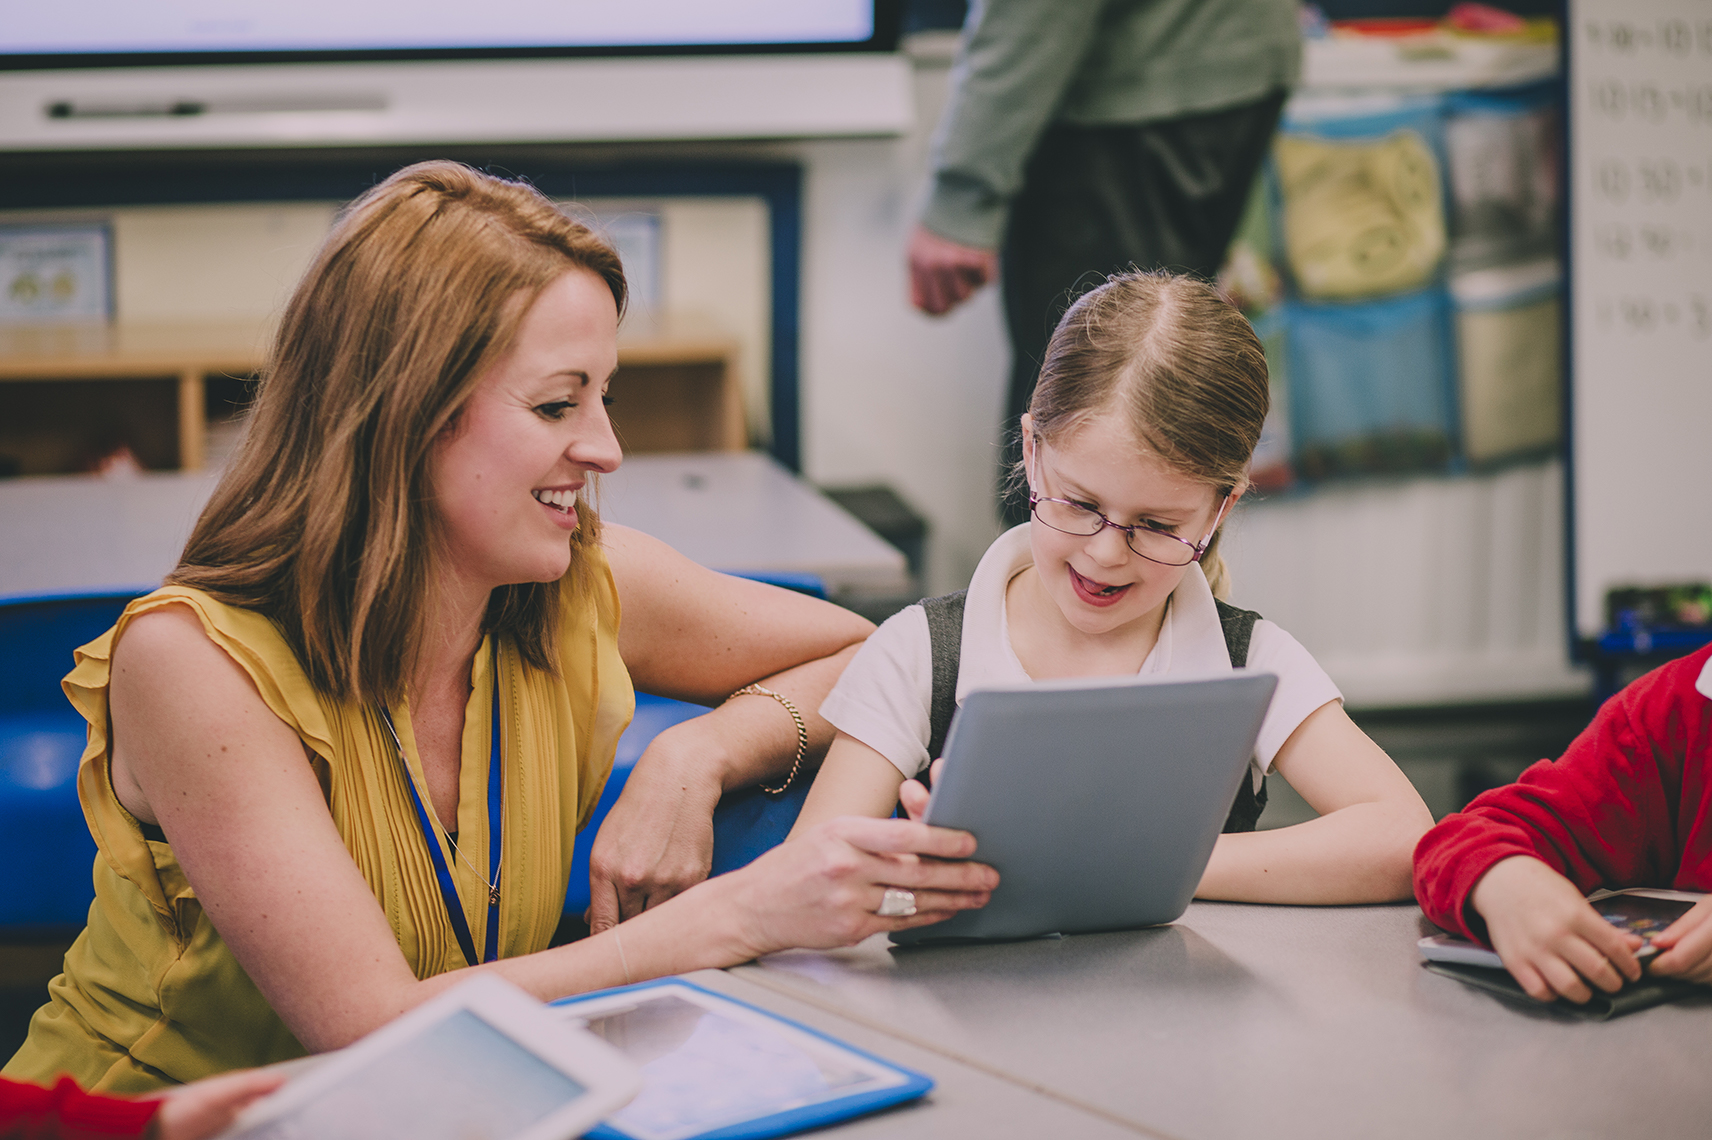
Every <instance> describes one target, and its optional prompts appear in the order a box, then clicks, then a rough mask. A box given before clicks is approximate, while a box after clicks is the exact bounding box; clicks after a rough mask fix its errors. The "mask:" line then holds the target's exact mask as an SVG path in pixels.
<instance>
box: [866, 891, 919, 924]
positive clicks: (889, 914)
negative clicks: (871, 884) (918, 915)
mask: <svg viewBox="0 0 1712 1140" xmlns="http://www.w3.org/2000/svg"><path fill="white" fill-rule="evenodd" d="M874 913H875V914H877V915H879V916H880V917H881V918H908V917H909V916H910V915H912V914H914V913H915V892H914V891H906V890H904V889H903V888H902V887H887V888H886V893H885V894H884V895H882V896H881V898H880V909H879V910H877V911H875V912H874Z"/></svg>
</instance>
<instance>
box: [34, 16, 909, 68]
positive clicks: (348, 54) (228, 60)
mask: <svg viewBox="0 0 1712 1140" xmlns="http://www.w3.org/2000/svg"><path fill="white" fill-rule="evenodd" d="M870 2H871V3H872V6H873V12H874V34H873V35H871V36H869V37H868V38H867V39H865V40H845V41H838V42H831V43H829V42H816V43H753V44H635V45H623V44H607V45H600V46H584V47H552V46H531V47H472V48H381V49H377V48H365V49H352V50H321V51H176V52H167V51H155V52H151V51H136V52H86V53H73V52H57V53H48V52H0V72H5V71H54V70H65V69H72V68H112V67H216V66H231V65H233V64H251V63H383V62H399V61H412V62H424V61H434V60H472V59H590V58H602V57H608V58H610V57H636V56H685V55H691V56H693V55H806V54H824V53H849V52H893V51H896V50H897V49H898V37H899V35H900V34H901V29H902V26H903V6H904V0H870Z"/></svg>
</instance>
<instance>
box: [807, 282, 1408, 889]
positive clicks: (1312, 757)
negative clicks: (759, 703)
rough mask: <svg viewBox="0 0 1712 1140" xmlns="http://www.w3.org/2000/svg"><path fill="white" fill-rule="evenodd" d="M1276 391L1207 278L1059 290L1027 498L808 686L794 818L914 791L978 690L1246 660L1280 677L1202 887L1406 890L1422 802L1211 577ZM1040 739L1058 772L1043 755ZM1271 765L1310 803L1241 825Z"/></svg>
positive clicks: (1311, 672)
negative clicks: (1302, 812) (947, 586)
mask: <svg viewBox="0 0 1712 1140" xmlns="http://www.w3.org/2000/svg"><path fill="white" fill-rule="evenodd" d="M1267 406H1268V391H1267V371H1266V360H1265V356H1264V355H1263V353H1262V351H1261V346H1260V342H1259V341H1258V340H1257V339H1256V338H1255V335H1254V332H1253V330H1252V329H1251V328H1250V327H1249V325H1248V322H1247V321H1246V320H1244V319H1243V317H1242V315H1241V314H1240V313H1238V312H1237V311H1236V310H1235V309H1234V308H1232V307H1231V306H1230V305H1228V304H1226V303H1225V302H1224V301H1223V300H1221V299H1220V298H1219V297H1218V295H1217V294H1216V293H1215V292H1214V291H1213V290H1212V289H1211V288H1209V287H1208V286H1206V285H1204V284H1202V283H1200V282H1198V281H1195V280H1193V279H1191V278H1186V277H1176V276H1172V275H1169V274H1164V273H1130V274H1124V275H1120V276H1117V277H1114V278H1112V279H1110V280H1109V281H1107V282H1106V283H1105V284H1104V285H1102V286H1100V287H1099V288H1097V289H1095V290H1093V291H1092V292H1090V293H1088V294H1087V295H1085V296H1083V297H1082V298H1081V299H1080V300H1078V301H1077V302H1076V303H1075V304H1074V305H1072V306H1071V307H1070V309H1069V311H1068V312H1066V313H1065V315H1064V318H1063V320H1062V321H1060V322H1059V324H1058V328H1057V330H1056V331H1055V332H1054V333H1053V336H1052V340H1051V343H1050V345H1049V346H1048V349H1047V355H1046V360H1045V363H1044V364H1043V366H1042V369H1041V375H1040V382H1039V384H1038V386H1037V387H1036V388H1035V392H1034V397H1033V400H1032V402H1031V404H1030V406H1029V411H1028V413H1027V414H1026V415H1024V416H1023V417H1022V422H1021V429H1022V441H1023V462H1022V470H1021V471H1020V472H1019V473H1018V476H1019V478H1021V479H1024V480H1026V482H1027V488H1028V497H1029V503H1030V506H1031V514H1032V517H1031V519H1030V520H1029V521H1028V522H1027V523H1025V524H1023V525H1021V526H1018V527H1016V528H1014V529H1013V530H1010V531H1008V532H1006V533H1005V534H1003V535H1001V536H1000V537H999V539H998V541H996V542H995V543H994V544H993V545H992V547H991V548H990V549H989V550H988V551H987V553H986V555H985V556H984V557H983V558H982V560H981V563H980V565H979V566H978V567H977V568H976V570H975V574H974V577H973V579H972V580H971V581H970V584H969V588H968V590H967V591H963V592H960V593H958V594H953V595H950V596H948V597H946V598H935V599H929V600H928V601H926V602H923V603H922V604H921V605H916V606H911V607H909V608H908V609H906V610H904V611H903V612H901V613H899V614H897V615H896V616H895V617H893V618H892V619H891V620H889V621H888V622H886V623H885V625H883V626H881V627H880V629H879V630H878V631H877V632H876V633H875V634H874V635H873V636H872V637H870V638H869V639H868V641H867V643H866V644H865V645H864V646H863V647H862V649H861V650H860V651H858V653H857V655H856V657H855V659H854V660H853V661H852V662H851V664H850V666H849V667H848V668H847V669H846V670H845V672H844V675H843V677H842V678H841V679H840V680H839V682H838V684H837V685H836V686H835V687H834V689H833V691H832V693H831V695H830V696H829V697H828V698H827V700H826V703H825V704H824V705H822V707H821V713H822V715H823V716H824V717H825V719H826V720H827V721H828V722H829V723H830V724H832V725H833V726H834V727H835V728H836V729H838V734H837V736H836V738H835V740H834V742H833V744H832V747H831V749H830V751H829V752H828V753H827V758H826V761H825V763H824V765H823V766H822V768H821V771H820V774H819V776H818V777H817V779H816V781H815V784H814V787H813V790H812V791H811V792H810V793H809V797H808V800H807V803H806V804H805V805H804V808H803V811H802V815H801V817H800V819H799V820H798V822H797V827H796V830H795V831H793V832H792V837H793V838H795V837H796V836H797V835H798V834H806V833H808V832H810V831H811V830H812V828H813V827H814V826H815V825H816V824H818V823H821V822H823V821H825V820H827V819H830V818H833V817H835V816H840V815H851V814H854V815H869V816H885V815H890V814H892V813H893V811H894V810H895V809H896V807H897V805H898V803H899V799H900V796H901V797H902V798H903V802H904V805H905V807H906V808H908V809H910V810H911V812H912V813H919V811H920V810H921V808H922V807H923V805H925V803H926V797H927V792H926V789H925V787H924V786H923V784H922V783H919V782H916V778H920V779H923V780H925V779H926V778H927V777H928V776H929V775H930V768H929V765H930V763H931V762H932V761H933V760H934V758H935V757H937V756H938V755H939V753H940V750H941V749H942V747H943V745H944V739H945V731H946V728H947V726H948V724H949V721H950V716H951V713H952V711H953V710H954V708H955V706H956V705H957V704H959V703H961V701H962V699H963V697H964V696H965V695H966V694H967V693H969V692H970V691H971V690H973V689H977V688H983V687H987V686H991V685H997V684H1010V683H1016V682H1025V681H1029V680H1036V681H1044V680H1047V679H1051V678H1065V677H1106V676H1119V675H1123V674H1137V673H1139V674H1143V675H1169V674H1199V675H1205V674H1207V673H1208V672H1213V671H1220V670H1230V669H1232V668H1239V667H1243V666H1246V667H1249V668H1253V669H1257V670H1264V671H1268V672H1272V673H1275V674H1277V676H1278V679H1279V680H1278V688H1277V692H1276V695H1275V696H1274V697H1273V700H1272V704H1271V707H1270V708H1269V710H1268V712H1267V714H1266V719H1265V721H1264V723H1263V725H1262V727H1261V730H1260V737H1259V740H1258V742H1257V744H1256V746H1255V755H1254V757H1253V760H1252V762H1251V773H1250V775H1251V779H1249V780H1247V781H1245V782H1244V783H1243V786H1242V788H1241V791H1240V792H1239V794H1238V796H1237V800H1236V802H1235V803H1234V804H1233V805H1232V807H1231V813H1230V817H1229V819H1228V821H1227V823H1226V825H1225V832H1226V834H1224V835H1221V836H1220V838H1219V842H1218V845H1217V846H1216V847H1215V849H1214V851H1213V856H1212V860H1211V862H1210V863H1209V864H1208V866H1207V870H1206V873H1205V875H1204V876H1203V877H1202V879H1201V884H1200V888H1199V891H1198V894H1199V896H1200V897H1202V898H1215V899H1231V900H1241V901H1248V902H1273V903H1357V902H1377V901H1381V900H1388V899H1401V898H1407V897H1408V896H1409V894H1410V860H1411V855H1412V852H1413V850H1414V846H1415V842H1416V840H1418V839H1419V838H1420V837H1421V835H1422V833H1424V832H1425V831H1426V830H1427V828H1429V827H1431V826H1432V822H1433V821H1432V816H1431V814H1430V813H1429V812H1428V811H1427V808H1426V805H1425V804H1424V803H1422V802H1421V798H1420V796H1419V795H1418V794H1417V793H1416V792H1415V789H1414V787H1413V786H1412V785H1411V784H1410V783H1409V781H1408V778H1407V777H1405V776H1404V775H1403V774H1402V772H1400V771H1399V770H1398V769H1397V766H1396V765H1395V764H1394V763H1392V761H1391V759H1390V758H1389V757H1388V756H1386V755H1385V753H1384V752H1383V751H1381V750H1380V748H1379V747H1378V746H1377V745H1376V744H1374V743H1373V741H1371V740H1369V739H1368V738H1367V736H1366V735H1365V734H1364V733H1362V731H1361V730H1360V729H1358V728H1357V727H1356V726H1355V724H1354V723H1353V722H1352V721H1351V720H1350V719H1349V717H1348V715H1347V714H1345V712H1344V710H1343V705H1342V697H1341V695H1340V694H1339V692H1338V690H1337V687H1336V686H1335V685H1333V684H1332V681H1331V679H1330V678H1329V677H1327V676H1326V674H1325V672H1324V670H1322V669H1321V668H1320V667H1319V665H1318V664H1317V663H1316V662H1315V661H1314V659H1313V657H1312V656H1310V655H1309V654H1308V652H1307V650H1305V649H1303V648H1302V646H1301V645H1300V644H1299V643H1297V642H1296V640H1295V639H1294V638H1292V637H1291V636H1290V635H1289V634H1287V633H1285V632H1284V631H1283V630H1281V629H1279V628H1278V627H1277V626H1275V625H1273V624H1272V623H1271V622H1268V621H1265V620H1263V619H1261V618H1260V617H1259V615H1257V614H1254V613H1252V612H1250V611H1246V610H1240V609H1237V608H1236V607H1234V606H1231V605H1229V604H1227V603H1226V602H1225V601H1223V600H1222V599H1223V598H1224V597H1225V596H1226V595H1227V594H1228V592H1229V581H1228V577H1227V575H1226V572H1225V567H1224V563H1223V561H1222V559H1220V557H1219V554H1218V543H1219V527H1220V524H1221V523H1222V522H1223V521H1224V520H1225V519H1226V518H1227V517H1229V514H1230V511H1231V510H1232V509H1233V508H1234V507H1235V505H1236V503H1237V501H1238V500H1239V499H1241V497H1242V495H1243V493H1244V492H1245V491H1246V490H1247V487H1248V478H1247V471H1248V466H1249V461H1250V458H1251V456H1252V454H1253V452H1254V446H1255V443H1256V442H1257V441H1258V439H1259V438H1260V428H1261V424H1262V422H1263V421H1264V420H1265V418H1266V411H1267ZM1040 762H1041V765H1042V773H1041V774H1042V778H1051V762H1052V759H1051V757H1049V756H1042V757H1041V758H1040ZM1273 771H1276V772H1277V773H1279V774H1280V775H1282V776H1283V777H1284V778H1285V779H1286V780H1288V781H1289V782H1290V784H1291V786H1292V787H1294V788H1295V789H1296V790H1297V791H1298V792H1300V793H1301V794H1302V796H1303V797H1304V798H1305V799H1306V800H1307V801H1308V803H1309V804H1310V805H1312V806H1313V807H1314V809H1315V810H1316V811H1318V812H1319V813H1320V816H1319V818H1317V819H1315V820H1312V821H1310V822H1307V823H1302V824H1298V825H1296V826H1293V827H1287V828H1280V829H1277V830H1271V831H1256V830H1255V823H1256V821H1257V819H1258V818H1259V816H1260V814H1261V811H1262V810H1263V808H1264V806H1265V802H1266V792H1265V778H1266V775H1267V773H1269V772H1273ZM1089 791H1090V794H1097V793H1098V789H1090V790H1089Z"/></svg>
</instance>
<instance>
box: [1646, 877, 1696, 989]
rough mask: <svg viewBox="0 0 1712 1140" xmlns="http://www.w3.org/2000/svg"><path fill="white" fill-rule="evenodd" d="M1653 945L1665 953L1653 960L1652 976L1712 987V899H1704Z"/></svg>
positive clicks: (1657, 938) (1650, 966)
mask: <svg viewBox="0 0 1712 1140" xmlns="http://www.w3.org/2000/svg"><path fill="white" fill-rule="evenodd" d="M1653 945H1654V946H1657V947H1658V948H1659V949H1660V950H1661V951H1663V953H1661V954H1660V955H1659V956H1658V957H1657V958H1654V959H1653V960H1652V963H1651V965H1649V966H1648V967H1647V972H1648V973H1652V974H1659V975H1661V976H1663V977H1667V978H1681V979H1683V980H1684V981H1688V982H1704V983H1712V898H1704V899H1701V900H1700V901H1699V902H1697V903H1695V904H1694V909H1693V910H1691V911H1689V912H1688V913H1687V914H1685V915H1683V916H1682V917H1681V918H1679V919H1677V920H1676V921H1675V922H1673V923H1671V924H1670V925H1669V926H1667V927H1666V928H1665V929H1663V930H1661V931H1659V932H1658V933H1657V934H1655V935H1653Z"/></svg>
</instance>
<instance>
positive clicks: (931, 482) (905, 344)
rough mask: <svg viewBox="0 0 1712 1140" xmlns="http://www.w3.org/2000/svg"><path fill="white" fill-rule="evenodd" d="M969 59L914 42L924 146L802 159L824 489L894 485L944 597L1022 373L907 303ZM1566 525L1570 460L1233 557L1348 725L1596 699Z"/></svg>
mask: <svg viewBox="0 0 1712 1140" xmlns="http://www.w3.org/2000/svg"><path fill="white" fill-rule="evenodd" d="M953 46H954V37H951V36H933V37H923V38H921V39H918V40H917V41H915V42H914V43H913V44H912V48H913V56H914V63H915V76H916V96H917V113H918V117H917V126H916V129H915V131H914V132H912V133H911V134H910V135H908V136H905V137H903V138H899V139H896V140H876V141H867V142H820V143H811V144H803V145H801V146H800V147H798V148H796V151H795V153H796V154H798V155H799V156H800V157H801V158H802V159H803V161H804V162H805V164H806V167H807V179H808V202H807V236H806V247H805V250H804V262H805V264H804V273H805V289H804V308H803V321H804V332H803V401H804V409H805V418H804V460H805V466H806V470H807V472H808V474H809V476H810V477H811V478H813V479H814V480H816V481H817V482H822V483H843V482H858V481H864V480H870V479H872V480H879V481H885V482H890V483H891V484H893V485H894V486H895V487H896V488H897V489H898V490H899V491H900V493H902V494H903V495H904V497H905V498H906V499H908V500H909V501H910V502H911V503H912V504H913V505H914V506H915V507H916V508H917V509H918V510H919V511H920V512H921V513H922V514H923V515H925V516H926V517H927V518H928V520H929V522H930V524H931V526H932V528H933V529H932V541H931V544H930V561H931V567H930V570H931V574H930V581H929V583H928V584H929V587H930V589H931V590H933V591H934V592H942V591H947V590H953V589H957V588H960V587H962V586H964V585H966V584H967V583H968V579H969V574H970V572H971V571H972V570H973V569H974V566H975V563H976V562H977V561H978V560H979V558H980V555H981V553H982V551H984V550H985V549H986V546H987V544H988V543H989V542H990V541H991V540H992V538H993V537H994V536H995V535H996V534H997V531H998V527H997V524H996V523H995V522H994V521H993V511H992V499H991V487H992V478H993V464H994V462H995V460H994V447H995V444H996V441H997V439H998V414H999V408H1000V403H1001V397H1002V390H1003V384H1004V382H1005V376H1006V373H1007V370H1008V366H1009V363H1008V362H1009V351H1008V347H1007V345H1006V342H1005V338H1004V330H1003V322H1002V320H1001V317H1000V313H999V307H998V303H997V297H996V295H995V291H994V290H991V289H989V290H986V291H984V292H983V293H981V294H979V295H977V297H976V298H975V299H974V300H973V301H972V302H970V303H969V304H968V305H966V306H965V307H964V308H962V309H960V310H958V311H957V312H956V313H954V314H953V315H952V316H951V317H949V318H946V319H942V320H935V319H932V318H928V317H924V316H921V315H920V314H918V313H915V312H914V311H912V310H911V309H910V308H909V307H908V304H907V297H906V292H905V278H904V262H903V258H904V245H905V242H906V240H907V237H908V232H909V228H910V225H911V223H912V220H913V212H912V210H913V206H914V204H915V201H916V198H917V195H918V194H919V193H920V191H921V188H922V183H923V178H924V171H925V163H926V153H927V145H928V136H929V133H930V132H931V130H932V128H933V125H934V124H935V122H936V121H937V119H938V116H939V110H940V107H941V106H942V104H943V102H944V98H945V92H946V86H947V78H948V77H947V70H948V65H949V61H950V53H951V49H952V47H953ZM1562 512H1563V505H1562V469H1561V467H1560V466H1559V464H1557V463H1556V462H1545V463H1532V464H1525V465H1520V466H1517V467H1513V468H1509V469H1506V470H1504V471H1500V472H1495V473H1489V474H1483V475H1467V476H1459V477H1455V478H1445V477H1423V478H1415V479H1395V480H1376V481H1364V482H1350V483H1344V484H1331V485H1327V486H1324V487H1322V488H1320V489H1318V490H1316V491H1314V492H1311V493H1306V494H1302V493H1296V494H1280V495H1274V496H1270V497H1263V496H1255V497H1254V498H1253V499H1251V500H1250V501H1249V502H1247V503H1245V504H1243V506H1242V507H1241V508H1240V510H1239V511H1238V513H1237V516H1236V518H1235V519H1233V521H1232V523H1231V525H1230V529H1229V535H1228V540H1227V542H1226V544H1225V545H1226V551H1227V557H1228V558H1229V560H1230V564H1231V568H1232V571H1233V575H1234V579H1235V592H1234V597H1233V600H1234V601H1235V602H1236V603H1237V604H1239V605H1243V606H1246V607H1249V608H1253V609H1256V610H1258V611H1259V612H1260V613H1262V614H1263V615H1265V616H1266V617H1268V618H1270V619H1272V620H1274V621H1276V622H1278V623H1279V624H1280V625H1281V626H1283V627H1284V628H1285V629H1287V630H1289V631H1290V632H1291V633H1292V634H1294V635H1295V636H1296V637H1297V638H1298V639H1299V640H1301V641H1302V643H1303V644H1304V645H1305V646H1306V647H1307V648H1308V649H1309V650H1310V651H1311V652H1313V653H1314V654H1315V655H1316V657H1318V658H1319V659H1320V661H1321V662H1322V663H1323V664H1324V665H1325V666H1326V668H1327V671H1328V672H1329V673H1330V674H1331V675H1332V677H1333V679H1334V680H1335V681H1336V682H1337V683H1338V684H1339V686H1340V687H1341V688H1342V689H1343V691H1344V694H1345V697H1346V699H1347V700H1348V701H1349V703H1351V704H1352V705H1359V706H1366V707H1375V706H1396V705H1422V704H1432V703H1445V702H1454V703H1461V702H1480V701H1492V700H1506V699H1533V698H1542V697H1554V696H1563V695H1569V694H1579V693H1584V692H1586V691H1587V689H1588V685H1589V680H1588V676H1587V674H1586V673H1585V671H1583V670H1580V669H1578V668H1574V667H1572V666H1571V665H1570V664H1569V660H1568V651H1567V643H1566V641H1565V635H1564V612H1565V611H1564V582H1563V577H1564V569H1563V565H1564V564H1563V514H1562Z"/></svg>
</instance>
